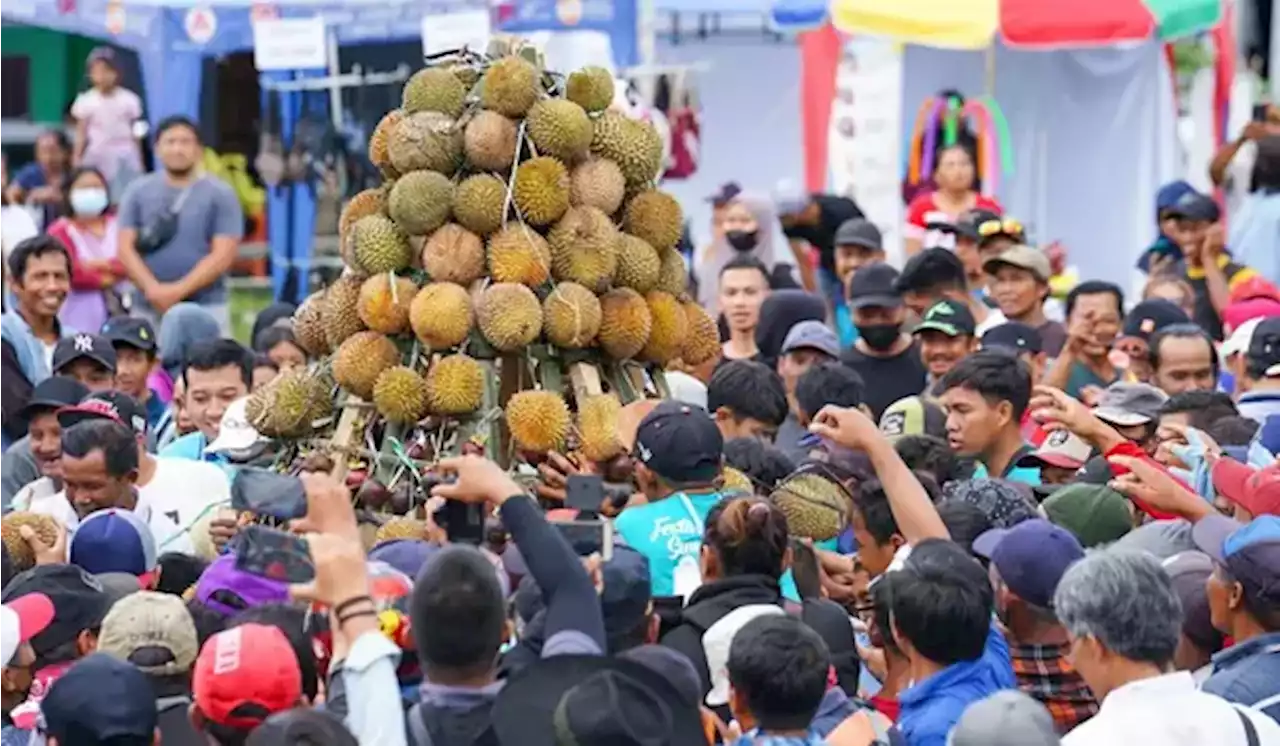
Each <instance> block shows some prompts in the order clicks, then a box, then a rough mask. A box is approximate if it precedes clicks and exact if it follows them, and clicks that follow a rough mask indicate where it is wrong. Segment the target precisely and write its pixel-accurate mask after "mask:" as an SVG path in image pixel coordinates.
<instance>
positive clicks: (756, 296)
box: [720, 254, 769, 360]
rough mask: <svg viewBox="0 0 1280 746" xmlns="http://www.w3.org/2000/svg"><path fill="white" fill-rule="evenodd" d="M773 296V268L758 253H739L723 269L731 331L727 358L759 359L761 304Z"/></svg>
mask: <svg viewBox="0 0 1280 746" xmlns="http://www.w3.org/2000/svg"><path fill="white" fill-rule="evenodd" d="M768 296H769V270H768V269H767V268H765V266H764V264H763V263H762V262H761V261H760V260H759V259H757V258H755V257H754V256H751V255H749V254H743V255H739V256H735V257H733V258H732V259H730V260H729V261H728V263H726V264H725V265H724V268H723V269H721V270H720V314H721V316H723V318H724V325H725V327H726V328H727V331H728V335H727V338H726V339H725V341H724V345H723V352H724V359H725V360H756V359H758V358H759V356H760V348H759V347H757V346H756V327H757V326H759V324H760V306H761V305H762V304H763V303H764V299H765V298H767V297H768Z"/></svg>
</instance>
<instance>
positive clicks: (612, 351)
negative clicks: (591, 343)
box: [596, 288, 653, 360]
mask: <svg viewBox="0 0 1280 746" xmlns="http://www.w3.org/2000/svg"><path fill="white" fill-rule="evenodd" d="M652 328H653V315H652V314H650V313H649V304H648V303H646V302H645V299H644V296H642V295H640V294H639V293H637V292H636V291H634V290H632V289H631V288H614V289H613V290H610V291H609V292H607V293H605V294H604V295H601V296H600V333H599V334H598V335H596V339H597V340H598V341H599V342H600V347H601V349H603V350H604V351H605V353H606V354H607V355H609V357H612V358H614V359H615V360H628V359H630V358H633V357H635V356H636V354H637V353H639V352H640V350H641V349H643V348H644V344H645V342H647V341H648V340H649V332H650V330H651V329H652Z"/></svg>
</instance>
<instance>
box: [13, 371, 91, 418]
mask: <svg viewBox="0 0 1280 746" xmlns="http://www.w3.org/2000/svg"><path fill="white" fill-rule="evenodd" d="M88 395H89V389H88V388H87V387H85V385H84V384H83V383H80V382H79V381H77V380H76V379H74V378H68V377H67V376H49V377H48V378H46V379H44V380H43V381H41V382H40V383H37V384H36V387H35V388H34V389H33V390H32V391H31V398H30V399H28V400H27V403H26V406H24V407H23V408H22V416H23V417H24V418H28V419H30V417H31V416H32V415H33V414H35V411H36V410H37V409H55V410H56V409H62V408H63V407H70V406H74V405H76V404H79V403H80V400H81V399H83V398H85V397H86V396H88Z"/></svg>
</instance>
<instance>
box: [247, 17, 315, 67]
mask: <svg viewBox="0 0 1280 746" xmlns="http://www.w3.org/2000/svg"><path fill="white" fill-rule="evenodd" d="M326 50H327V45H326V44H325V28H324V18H322V17H320V16H313V17H311V18H261V19H258V20H255V21H254V22H253V66H254V67H256V68H257V69H258V70H259V71H263V72H265V71H268V70H312V69H316V68H325V67H327V66H328V62H329V61H328V56H327V54H326Z"/></svg>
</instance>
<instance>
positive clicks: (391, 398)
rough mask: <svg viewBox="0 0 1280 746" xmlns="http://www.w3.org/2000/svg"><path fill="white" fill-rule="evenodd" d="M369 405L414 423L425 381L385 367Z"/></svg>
mask: <svg viewBox="0 0 1280 746" xmlns="http://www.w3.org/2000/svg"><path fill="white" fill-rule="evenodd" d="M450 77H452V76H450ZM373 406H375V407H377V409H378V413H379V414H381V415H382V416H383V417H386V418H387V419H388V420H390V421H391V422H406V423H413V422H417V421H418V420H420V419H422V418H423V417H425V416H426V414H427V382H426V381H425V380H423V378H422V376H420V375H418V374H417V373H416V372H414V370H413V369H412V368H408V367H405V366H403V365H397V366H395V367H393V368H387V369H386V370H384V371H382V373H381V375H379V376H378V379H377V381H375V382H374V384H373Z"/></svg>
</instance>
